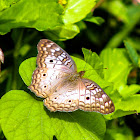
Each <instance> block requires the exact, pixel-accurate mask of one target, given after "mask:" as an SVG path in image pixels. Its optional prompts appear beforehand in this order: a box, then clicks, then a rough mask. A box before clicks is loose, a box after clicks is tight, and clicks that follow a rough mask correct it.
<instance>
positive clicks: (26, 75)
mask: <svg viewBox="0 0 140 140" xmlns="http://www.w3.org/2000/svg"><path fill="white" fill-rule="evenodd" d="M96 2H98V4H97V5H96V6H95V4H96ZM139 15H140V5H138V4H137V5H135V4H134V3H132V2H131V1H129V2H128V1H121V0H117V1H115V0H111V1H105V2H104V3H102V1H100V0H97V1H95V0H89V1H87V0H78V1H75V0H51V1H50V0H39V1H37V0H35V1H32V0H28V1H27V0H8V1H5V0H0V34H1V36H0V47H1V48H2V50H3V52H4V55H5V64H4V65H3V64H2V65H1V63H0V67H1V68H2V70H1V72H0V91H1V92H0V97H1V99H0V139H2V140H4V139H5V138H6V139H8V140H13V139H14V140H17V139H20V140H23V139H31V140H32V139H36V140H40V139H45V140H48V139H54V137H56V139H58V140H61V139H63V140H65V139H68V140H69V139H70V140H71V139H74V140H77V139H78V140H81V139H88V140H90V139H91V140H93V139H96V140H98V139H99V140H100V139H108V140H112V139H115V140H125V139H129V140H133V139H139V138H140V137H139V134H137V133H136V132H135V129H133V128H132V127H131V126H129V123H128V122H126V120H127V118H129V116H130V115H131V114H132V115H131V116H133V118H134V119H135V120H137V119H136V115H135V114H137V113H140V94H138V93H139V92H140V85H139V84H140V82H139V81H140V74H139V73H140V47H139V44H140V40H139V33H140V32H139V29H138V25H139ZM41 38H48V39H50V40H55V42H56V43H57V44H59V45H60V46H61V47H63V48H65V49H66V50H67V52H68V53H73V54H72V58H73V60H74V61H75V63H76V65H77V71H78V72H79V71H83V70H84V71H86V72H85V75H84V78H88V79H91V80H93V81H95V82H96V83H97V84H98V85H100V87H101V88H103V90H104V91H105V92H106V93H107V94H108V96H109V97H110V98H111V99H112V101H113V103H114V105H115V112H113V113H111V114H108V115H101V114H99V113H95V112H84V111H80V110H78V111H74V112H70V113H68V112H55V113H54V112H50V111H49V110H48V109H46V108H45V107H44V106H43V99H41V98H38V97H36V96H35V95H34V94H33V93H32V92H30V90H29V89H28V86H29V85H30V84H31V80H32V74H33V71H34V70H35V69H36V67H37V65H36V55H37V49H36V44H37V43H38V41H39V40H40V39H41ZM70 39H71V40H70ZM67 40H68V41H67ZM61 41H65V42H61ZM82 47H84V48H82ZM86 48H89V49H86ZM81 50H82V52H83V55H84V58H83V57H82V54H81V53H80V52H81ZM91 50H92V51H95V52H92V51H91ZM96 52H97V53H98V54H99V55H98V54H97V53H96ZM73 55H74V56H73ZM76 56H77V57H78V58H77V57H76ZM126 116H127V117H126ZM129 121H130V122H132V123H134V122H133V120H131V118H130V120H129ZM136 122H137V125H140V124H139V121H136ZM134 134H135V135H134Z"/></svg>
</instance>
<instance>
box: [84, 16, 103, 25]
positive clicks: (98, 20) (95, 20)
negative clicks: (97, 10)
mask: <svg viewBox="0 0 140 140" xmlns="http://www.w3.org/2000/svg"><path fill="white" fill-rule="evenodd" d="M84 21H89V22H92V23H95V24H97V25H101V24H102V23H104V22H105V21H104V19H103V18H101V17H91V18H86V19H84Z"/></svg>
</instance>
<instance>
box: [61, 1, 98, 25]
mask: <svg viewBox="0 0 140 140" xmlns="http://www.w3.org/2000/svg"><path fill="white" fill-rule="evenodd" d="M95 4H96V3H95V0H88V1H87V0H78V1H76V0H69V1H68V4H67V6H66V9H65V13H64V15H63V21H64V23H65V24H71V23H75V22H79V21H80V20H82V19H84V18H85V17H86V16H87V14H88V13H89V12H90V11H91V9H92V8H93V7H94V6H95Z"/></svg>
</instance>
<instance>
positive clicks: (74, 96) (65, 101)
mask: <svg viewBox="0 0 140 140" xmlns="http://www.w3.org/2000/svg"><path fill="white" fill-rule="evenodd" d="M37 49H38V55H37V65H38V67H37V68H36V70H35V71H34V73H33V76H32V83H31V85H30V86H29V89H31V91H32V92H34V93H35V94H36V95H37V96H39V97H42V98H45V99H44V105H45V106H46V107H47V108H48V109H49V110H50V111H54V112H55V111H66V112H70V111H75V110H77V109H81V110H84V111H96V112H100V113H102V114H109V113H112V112H113V111H114V110H115V107H114V104H113V102H112V101H111V99H110V98H109V96H108V95H107V94H106V93H105V92H104V91H103V90H102V89H101V88H100V87H99V86H98V85H97V84H96V83H95V82H93V81H91V80H89V79H83V78H82V76H83V72H80V73H77V68H76V65H75V62H74V61H73V60H72V58H71V57H70V56H69V55H68V54H67V53H66V52H65V51H64V50H63V49H62V48H61V47H59V46H58V45H57V44H55V43H54V42H52V41H50V40H48V39H42V40H40V42H39V43H38V45H37Z"/></svg>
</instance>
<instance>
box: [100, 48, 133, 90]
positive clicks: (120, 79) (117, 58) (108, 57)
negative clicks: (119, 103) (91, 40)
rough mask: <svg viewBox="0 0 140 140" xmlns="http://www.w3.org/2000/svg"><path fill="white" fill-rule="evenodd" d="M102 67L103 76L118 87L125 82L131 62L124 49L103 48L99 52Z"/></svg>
mask: <svg viewBox="0 0 140 140" xmlns="http://www.w3.org/2000/svg"><path fill="white" fill-rule="evenodd" d="M100 57H101V60H102V62H103V64H104V67H106V68H108V69H105V70H104V78H105V80H107V81H108V82H113V83H114V88H115V89H118V90H119V88H120V87H121V86H123V85H125V84H126V83H127V77H128V74H129V72H130V70H131V69H132V66H131V62H130V61H129V58H128V57H127V52H126V50H125V49H105V50H103V51H102V52H101V54H100Z"/></svg>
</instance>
